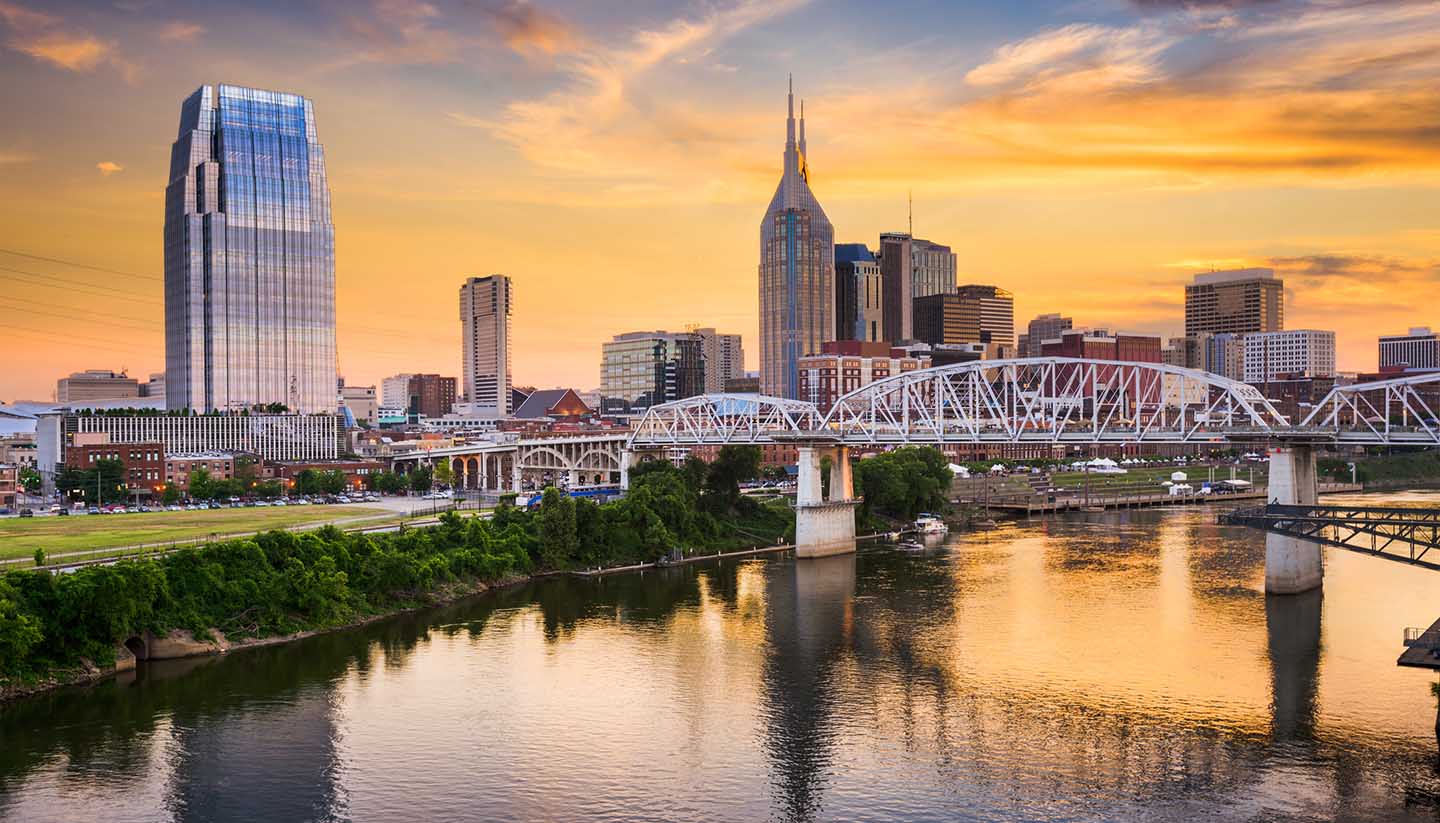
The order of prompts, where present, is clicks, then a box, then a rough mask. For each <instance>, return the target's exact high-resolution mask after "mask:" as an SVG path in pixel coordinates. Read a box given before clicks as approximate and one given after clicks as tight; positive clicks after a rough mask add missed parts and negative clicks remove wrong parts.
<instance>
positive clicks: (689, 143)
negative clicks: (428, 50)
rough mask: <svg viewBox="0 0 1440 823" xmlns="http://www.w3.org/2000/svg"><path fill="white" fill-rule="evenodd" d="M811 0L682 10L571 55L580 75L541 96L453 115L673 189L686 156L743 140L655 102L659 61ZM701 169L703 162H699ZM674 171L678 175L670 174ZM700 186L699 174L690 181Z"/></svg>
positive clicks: (578, 163) (742, 1) (546, 150)
mask: <svg viewBox="0 0 1440 823" xmlns="http://www.w3.org/2000/svg"><path fill="white" fill-rule="evenodd" d="M805 2H806V0H771V1H770V2H765V0H739V1H738V2H732V3H730V4H728V5H724V6H720V7H713V8H711V9H710V10H709V11H708V13H706V14H704V15H703V16H699V17H681V18H676V19H674V20H671V21H670V22H668V23H667V24H665V25H662V26H659V27H655V28H650V29H645V30H642V31H639V32H637V33H635V34H634V35H633V36H631V37H630V38H629V39H628V40H626V41H624V42H621V43H618V44H614V45H610V46H600V45H595V46H591V47H589V48H586V49H583V50H581V51H579V52H577V53H575V54H574V55H571V56H570V57H569V58H568V59H567V61H566V63H565V69H566V71H567V73H568V74H569V77H570V80H569V82H567V83H566V84H565V85H564V86H562V87H561V88H560V89H558V90H556V91H554V92H551V93H550V94H547V95H545V96H544V97H541V98H538V99H533V100H516V101H513V102H511V103H509V104H508V105H506V106H505V108H504V110H503V111H502V112H501V113H500V116H499V117H489V116H475V115H470V114H466V113H460V112H456V113H452V114H451V119H452V120H453V121H455V122H457V123H461V124H464V125H469V126H475V127H479V128H483V129H485V130H486V131H488V132H490V133H491V134H493V135H495V136H496V137H498V138H500V139H501V140H503V141H505V142H507V143H509V144H510V145H512V146H514V147H515V148H516V149H517V150H518V151H519V152H520V153H521V154H523V155H524V156H525V157H526V158H527V159H528V160H530V162H532V163H534V164H536V165H537V166H540V167H542V168H547V169H553V170H559V171H565V172H577V173H580V174H583V175H586V176H596V177H603V178H606V179H610V180H613V181H615V182H616V185H617V186H621V187H623V188H621V189H620V190H619V191H618V192H617V193H619V194H621V195H630V194H634V193H636V192H644V191H656V190H660V189H663V188H669V187H670V186H671V185H672V183H671V181H672V180H673V179H674V178H673V175H674V174H675V173H676V172H677V171H678V170H680V169H683V168H685V167H686V164H687V163H689V164H694V163H696V162H697V161H699V162H703V160H702V158H700V157H698V156H697V151H696V150H697V147H699V146H713V145H716V144H723V143H729V142H733V139H734V138H733V137H732V136H731V135H729V134H727V132H726V131H725V129H722V128H719V127H717V126H716V125H715V124H714V113H713V112H711V113H709V114H706V113H702V112H700V111H698V110H695V109H692V108H690V107H689V106H687V105H686V104H685V102H684V101H682V100H667V101H666V103H665V105H664V106H656V105H652V104H651V103H650V101H649V99H648V96H647V95H646V94H645V93H643V91H641V90H640V88H639V86H641V84H642V80H643V79H644V78H645V76H646V74H647V73H648V72H650V71H651V70H652V69H654V68H655V67H657V66H659V65H661V64H663V63H665V62H667V61H671V60H674V61H676V62H677V63H678V62H680V61H681V60H682V59H685V58H686V57H687V56H688V55H690V54H692V53H696V52H705V53H707V54H708V51H707V49H709V48H713V46H714V45H715V44H717V43H720V42H723V41H725V40H726V39H728V38H730V37H733V36H735V35H736V34H738V33H740V32H742V31H745V30H746V29H749V28H751V27H753V26H756V25H759V24H762V23H764V22H766V21H768V20H771V19H773V18H775V17H777V16H779V15H783V14H786V13H788V12H790V11H792V10H793V9H795V8H798V7H800V6H802V5H804V4H805ZM692 169H693V165H692ZM667 178H670V179H669V180H667ZM687 185H688V186H689V187H691V189H692V190H693V188H694V186H695V181H694V178H693V176H692V177H691V179H690V182H689V183H688V184H687Z"/></svg>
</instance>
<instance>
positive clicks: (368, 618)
mask: <svg viewBox="0 0 1440 823" xmlns="http://www.w3.org/2000/svg"><path fill="white" fill-rule="evenodd" d="M539 576H541V575H516V576H513V577H510V578H506V579H503V580H498V581H493V582H484V581H480V580H475V581H470V582H468V583H456V584H452V585H449V586H445V587H442V588H439V589H435V590H433V591H430V592H426V593H425V594H423V595H421V598H422V599H423V600H424V602H417V603H412V604H410V605H406V606H402V607H399V608H395V609H389V610H386V611H384V612H377V613H374V614H368V615H363V616H357V617H355V618H354V619H352V620H349V621H346V622H344V623H340V624H336V625H333V626H324V627H319V628H314V629H306V630H304V631H298V632H290V633H288V634H281V635H270V636H266V637H241V638H239V639H237V640H234V641H231V640H230V639H229V638H227V637H226V636H225V633H224V632H221V631H220V630H218V629H211V630H210V635H211V636H212V637H213V638H214V639H213V640H209V641H204V640H198V639H196V638H195V636H194V634H193V633H192V632H190V631H187V630H185V629H172V630H170V631H169V632H167V633H166V634H165V636H164V637H154V636H153V635H150V633H148V632H146V633H145V634H146V635H148V636H145V637H142V638H141V639H142V640H143V648H144V651H143V658H137V656H136V654H135V651H133V650H132V649H131V648H130V646H131V645H133V644H131V643H130V641H127V642H126V643H122V644H117V645H116V647H115V664H114V665H113V666H108V667H102V666H98V665H96V664H95V663H94V662H93V661H91V660H88V659H83V658H82V659H81V661H80V665H79V666H75V667H67V668H60V669H52V670H51V671H50V672H47V674H46V675H45V676H43V677H41V678H39V679H37V680H34V681H31V682H24V683H12V682H8V681H5V682H0V710H3V709H4V707H5V705H6V704H7V703H12V702H15V701H18V700H23V699H25V698H27V697H33V696H35V695H39V694H43V693H45V692H50V691H55V690H56V689H64V688H70V687H86V686H94V685H96V684H99V683H102V682H104V681H106V680H108V679H110V678H111V677H115V676H116V675H119V674H123V673H125V672H128V671H133V670H134V669H135V666H136V663H137V662H138V661H139V660H140V659H143V660H147V661H150V660H180V659H184V658H187V657H212V656H216V655H222V654H229V653H230V652H238V651H247V650H250V649H261V648H265V647H267V646H278V645H283V644H286V643H293V642H295V641H297V640H304V639H306V638H309V637H318V636H320V635H325V634H333V633H335V632H342V631H350V630H353V629H358V628H361V627H363V626H368V625H371V624H374V623H378V622H381V621H384V620H389V619H391V618H394V617H399V616H401V615H404V614H413V613H415V612H421V611H425V610H427V609H435V608H440V607H442V606H449V605H453V604H455V603H459V602H460V601H462V600H466V599H468V598H471V597H478V596H480V595H483V594H488V593H490V592H494V591H496V590H499V589H504V588H508V587H511V586H518V585H521V584H524V583H528V582H530V581H531V580H534V579H535V578H536V577H539Z"/></svg>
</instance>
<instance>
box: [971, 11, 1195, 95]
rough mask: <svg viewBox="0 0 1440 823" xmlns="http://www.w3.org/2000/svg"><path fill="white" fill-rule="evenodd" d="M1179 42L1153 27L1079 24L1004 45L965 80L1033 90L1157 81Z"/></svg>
mask: <svg viewBox="0 0 1440 823" xmlns="http://www.w3.org/2000/svg"><path fill="white" fill-rule="evenodd" d="M1178 39H1179V38H1177V37H1176V36H1174V35H1172V34H1168V33H1166V32H1164V31H1163V30H1161V29H1158V28H1154V27H1151V26H1149V25H1143V26H1134V27H1129V28H1111V27H1108V26H1100V25H1094V24H1089V23H1075V24H1071V25H1068V26H1064V27H1062V28H1058V29H1050V30H1048V31H1043V32H1040V33H1039V34H1036V35H1034V36H1032V37H1029V38H1026V39H1025V40H1021V41H1019V42H1016V43H1010V44H1007V45H1004V46H1001V47H1000V48H999V49H996V51H995V54H994V56H993V57H992V58H991V59H990V60H989V61H988V62H986V63H983V64H981V65H979V66H976V67H975V68H973V69H971V70H970V71H969V72H968V73H966V75H965V82H967V83H969V84H970V85H972V86H1008V85H1022V86H1026V87H1029V88H1036V87H1039V86H1042V85H1054V84H1063V85H1064V86H1065V87H1066V88H1067V89H1068V90H1071V91H1073V90H1076V89H1079V88H1088V89H1090V90H1099V89H1103V88H1108V87H1113V86H1127V85H1134V84H1140V83H1146V82H1151V81H1153V80H1155V79H1157V78H1158V76H1159V67H1158V61H1157V58H1158V57H1159V56H1160V54H1161V53H1163V52H1164V51H1165V50H1166V49H1167V48H1169V47H1170V46H1172V45H1174V44H1175V43H1176V42H1177V41H1178Z"/></svg>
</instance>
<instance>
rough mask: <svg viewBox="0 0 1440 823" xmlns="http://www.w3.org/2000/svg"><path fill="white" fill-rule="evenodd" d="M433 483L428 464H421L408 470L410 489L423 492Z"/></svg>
mask: <svg viewBox="0 0 1440 823" xmlns="http://www.w3.org/2000/svg"><path fill="white" fill-rule="evenodd" d="M433 484H434V476H433V475H431V473H430V468H429V467H428V466H421V467H419V468H417V469H415V470H414V471H412V472H410V490H411V491H413V492H419V493H420V494H424V493H425V492H428V491H430V487H431V486H432V485H433Z"/></svg>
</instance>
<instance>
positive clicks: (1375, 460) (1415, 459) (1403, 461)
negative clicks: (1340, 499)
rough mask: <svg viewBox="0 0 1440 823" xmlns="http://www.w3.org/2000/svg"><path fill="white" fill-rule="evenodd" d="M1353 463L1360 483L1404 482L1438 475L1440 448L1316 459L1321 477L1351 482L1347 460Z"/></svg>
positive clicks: (1433, 477) (1439, 473)
mask: <svg viewBox="0 0 1440 823" xmlns="http://www.w3.org/2000/svg"><path fill="white" fill-rule="evenodd" d="M1352 462H1353V463H1354V464H1355V480H1356V481H1357V482H1360V483H1375V482H1381V483H1386V482H1389V483H1403V482H1404V481H1407V480H1434V479H1436V478H1440V451H1434V450H1426V451H1412V452H1407V451H1400V452H1398V453H1395V454H1388V455H1378V456H1374V457H1366V458H1358V459H1346V458H1335V457H1322V458H1319V459H1318V460H1316V461H1315V468H1316V470H1317V471H1318V472H1319V474H1320V476H1321V477H1324V478H1327V479H1331V480H1338V481H1341V482H1345V483H1349V482H1350V466H1349V464H1350V463H1352Z"/></svg>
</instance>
